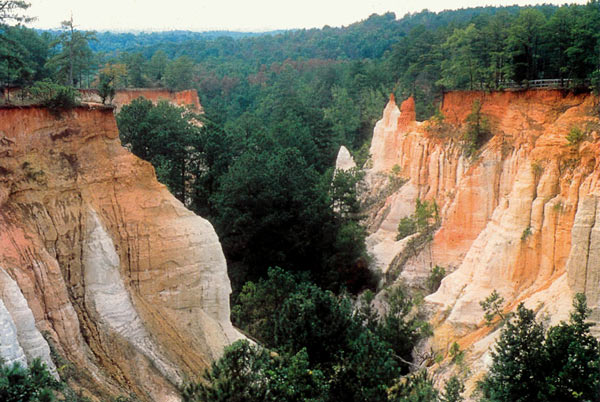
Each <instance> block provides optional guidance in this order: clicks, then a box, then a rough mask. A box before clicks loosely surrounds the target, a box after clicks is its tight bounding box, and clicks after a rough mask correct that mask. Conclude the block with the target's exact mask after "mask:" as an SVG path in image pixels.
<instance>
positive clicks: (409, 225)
mask: <svg viewBox="0 0 600 402" xmlns="http://www.w3.org/2000/svg"><path fill="white" fill-rule="evenodd" d="M438 223H439V211H438V206H437V204H436V202H435V200H433V201H421V200H420V199H419V198H417V201H416V203H415V213H414V214H412V215H411V216H408V217H404V218H402V219H401V220H400V223H399V224H398V234H397V235H396V240H402V239H404V238H405V237H407V236H410V235H412V234H414V233H417V232H419V233H421V234H428V233H429V232H430V231H431V229H433V228H434V227H435V226H436V225H437V224H438Z"/></svg>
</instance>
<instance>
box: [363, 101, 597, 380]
mask: <svg viewBox="0 0 600 402" xmlns="http://www.w3.org/2000/svg"><path fill="white" fill-rule="evenodd" d="M476 100H477V101H479V102H480V103H481V115H482V116H483V117H485V118H486V119H487V121H488V122H489V127H490V131H491V133H490V135H489V136H488V138H486V142H485V144H484V145H483V146H482V147H481V148H480V149H479V150H478V151H477V152H476V153H475V154H474V155H473V156H471V157H467V156H466V154H465V152H464V147H463V144H464V142H463V140H462V138H463V133H464V132H465V130H466V119H467V116H468V115H469V114H470V113H471V111H472V105H473V103H474V102H475V101H476ZM597 102H598V100H597V98H596V97H595V96H593V95H591V94H573V93H568V92H563V91H559V90H532V91H516V92H508V91H507V92H492V93H484V92H451V93H447V94H445V96H444V100H443V103H442V107H441V112H442V114H443V116H444V119H443V120H441V119H439V118H438V119H437V120H435V119H434V120H431V121H428V122H416V121H415V117H414V116H415V115H414V102H413V101H412V99H409V100H408V101H405V102H404V103H403V104H402V106H401V107H400V108H398V107H397V105H396V103H395V101H394V99H391V100H390V102H389V103H388V105H387V106H386V108H385V110H384V114H383V118H382V120H380V121H379V122H378V123H377V125H376V127H375V130H374V135H373V140H372V145H371V161H370V162H369V163H370V165H369V166H370V167H369V169H368V170H367V182H368V184H369V193H368V195H367V197H371V198H377V195H378V194H383V195H384V197H383V198H382V199H381V200H379V202H376V203H374V206H373V207H371V210H370V211H369V212H370V218H369V220H368V223H369V225H370V232H371V235H370V237H369V238H368V246H369V250H370V251H371V253H372V254H373V256H374V267H375V269H377V270H380V271H382V272H383V273H385V274H386V275H385V278H386V280H387V282H388V285H389V284H390V283H391V282H394V281H396V280H402V281H404V282H408V283H409V284H412V285H416V286H422V285H423V283H424V281H425V279H426V278H427V276H428V275H429V273H430V271H431V269H432V267H433V266H435V265H440V266H442V267H445V269H446V271H447V272H451V273H450V274H449V275H448V276H447V277H446V278H445V279H444V280H443V281H442V284H441V287H440V288H439V290H438V291H437V292H435V293H434V294H432V295H429V296H428V297H427V298H426V301H427V302H428V306H429V308H431V310H432V317H433V318H432V323H433V324H434V328H435V331H434V333H435V334H434V337H433V339H432V341H431V342H430V344H429V345H428V347H429V346H431V347H433V349H434V350H435V351H436V352H438V353H440V354H441V355H442V356H448V349H449V347H450V345H451V344H452V343H453V342H455V341H456V342H458V344H459V345H460V347H461V349H462V350H466V351H467V357H468V358H467V360H468V362H469V365H470V366H471V368H472V369H474V370H473V372H475V373H481V372H483V370H484V368H485V365H486V364H487V363H489V346H490V345H491V344H492V343H493V341H494V339H495V337H496V336H497V335H498V331H493V332H491V330H490V329H489V328H487V327H486V326H485V325H484V321H483V311H482V308H481V306H480V304H479V302H480V301H481V300H483V299H484V298H485V297H487V296H488V295H489V294H490V293H491V292H492V290H494V289H496V290H497V291H498V292H499V293H500V294H501V295H502V296H503V297H504V298H505V299H506V310H507V311H508V310H511V309H513V308H514V307H516V305H517V304H518V303H519V302H521V301H523V302H525V305H526V306H527V307H529V308H533V309H535V310H536V311H537V312H538V316H539V317H546V318H547V319H548V320H549V322H550V323H556V322H558V321H559V320H561V319H567V318H568V312H569V310H570V309H571V302H572V297H573V295H574V294H575V293H576V292H585V293H586V295H587V297H588V302H589V305H590V307H592V308H593V310H594V317H595V319H596V320H600V300H599V288H600V208H598V200H599V195H600V185H599V178H600V169H599V166H598V162H599V161H600V147H599V143H598V138H599V135H598V133H599V132H600V122H599V120H598V106H597ZM577 129H578V130H580V131H581V132H582V134H583V135H584V138H583V140H582V141H580V142H578V143H576V144H570V143H569V141H568V140H567V135H568V134H569V132H571V130H577ZM394 176H399V178H400V179H401V181H400V185H399V186H397V187H398V188H392V189H391V191H390V185H391V182H393V181H394V180H393V179H394V178H395V177H394ZM396 179H397V180H396V182H398V178H396ZM417 198H420V199H424V200H435V201H436V203H437V205H438V206H439V209H440V217H441V222H440V227H439V229H438V230H437V231H436V232H435V234H434V236H433V239H432V241H430V242H428V243H427V244H426V245H425V246H424V247H421V248H419V249H418V250H415V249H409V248H410V243H411V242H410V239H411V238H410V237H408V238H405V239H403V240H399V241H397V240H396V233H397V227H398V223H399V221H400V219H401V218H402V217H405V216H408V215H410V214H411V213H413V212H414V208H415V201H416V199H417ZM436 367H438V366H436ZM442 368H443V364H442V365H441V366H439V367H438V369H440V370H442ZM470 385H471V387H472V385H473V381H471V383H470Z"/></svg>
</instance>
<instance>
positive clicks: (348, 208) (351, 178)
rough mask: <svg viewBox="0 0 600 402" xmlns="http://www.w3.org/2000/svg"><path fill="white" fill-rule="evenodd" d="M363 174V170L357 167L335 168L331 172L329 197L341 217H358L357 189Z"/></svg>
mask: <svg viewBox="0 0 600 402" xmlns="http://www.w3.org/2000/svg"><path fill="white" fill-rule="evenodd" d="M364 176H365V173H364V171H362V170H360V169H358V168H352V169H348V170H336V171H335V172H334V173H333V179H332V181H331V190H330V192H329V197H330V199H331V203H332V205H333V208H334V209H335V210H336V211H337V213H338V214H340V216H341V217H342V218H357V217H358V214H359V212H360V202H359V201H358V196H357V190H358V186H359V183H360V182H361V181H362V179H363V178H364Z"/></svg>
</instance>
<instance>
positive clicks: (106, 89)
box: [98, 73, 116, 104]
mask: <svg viewBox="0 0 600 402" xmlns="http://www.w3.org/2000/svg"><path fill="white" fill-rule="evenodd" d="M115 93H116V90H115V85H114V79H113V77H111V76H110V75H108V74H106V73H100V74H99V75H98V95H100V98H101V99H102V104H104V103H105V102H106V100H108V103H111V102H112V99H113V98H114V97H115Z"/></svg>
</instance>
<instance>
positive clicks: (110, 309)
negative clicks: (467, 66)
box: [0, 93, 242, 401]
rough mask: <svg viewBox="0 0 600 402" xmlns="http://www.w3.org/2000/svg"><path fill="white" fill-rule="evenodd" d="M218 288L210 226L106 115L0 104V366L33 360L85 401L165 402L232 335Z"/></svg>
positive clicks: (223, 290) (221, 276)
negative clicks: (130, 399)
mask: <svg viewBox="0 0 600 402" xmlns="http://www.w3.org/2000/svg"><path fill="white" fill-rule="evenodd" d="M136 94H137V93H136ZM184 98H185V96H184ZM188 100H189V99H187V98H186V99H184V100H183V101H186V102H187V101H188ZM196 100H197V95H196ZM191 101H192V103H193V102H194V100H193V99H191ZM198 105H199V103H198ZM230 292H231V287H230V283H229V279H228V276H227V269H226V262H225V257H224V255H223V251H222V249H221V245H220V243H219V239H218V238H217V235H216V233H215V231H214V229H213V227H212V225H211V224H210V223H209V222H208V221H206V220H205V219H203V218H201V217H198V216H196V215H195V214H193V213H192V212H190V211H188V210H187V209H186V208H185V207H184V206H183V204H182V203H181V202H179V201H178V200H177V199H176V198H174V197H173V196H172V195H171V194H170V193H169V191H168V189H167V188H166V187H165V186H164V185H162V184H160V183H159V182H158V181H157V180H156V176H155V172H154V168H153V167H152V166H151V165H150V164H149V163H148V162H145V161H142V160H140V159H139V158H137V157H135V156H134V155H132V154H131V153H130V152H129V151H128V150H127V149H125V148H124V147H123V146H122V145H121V143H120V140H119V135H118V130H117V126H116V121H115V118H114V114H113V108H112V107H105V106H101V105H93V104H88V105H83V106H79V107H76V108H73V109H70V110H66V111H63V112H62V113H61V114H60V115H56V114H52V113H50V112H49V111H48V110H47V109H44V108H40V107H37V106H24V107H10V106H9V107H3V108H0V326H1V328H2V330H1V331H0V337H1V338H2V339H0V357H2V358H3V359H4V360H5V361H6V362H7V363H11V362H14V361H19V362H21V363H23V364H27V363H28V362H30V361H31V360H32V359H34V358H40V359H41V360H42V361H43V362H45V363H46V364H47V365H48V367H49V369H50V371H51V372H52V373H53V374H54V375H55V376H57V377H58V376H60V378H61V379H62V380H64V381H66V382H67V383H68V384H70V386H71V387H72V388H73V389H74V390H75V391H76V392H79V393H81V394H82V395H84V396H87V397H89V398H92V399H93V400H109V399H110V398H112V397H115V396H118V395H129V394H130V393H133V394H135V395H136V396H137V397H138V398H140V399H141V400H147V401H177V400H180V397H179V393H178V387H179V386H180V385H181V384H182V383H183V382H184V381H187V380H191V379H196V378H197V376H198V375H200V374H201V373H202V372H203V371H204V369H206V368H207V367H209V366H210V364H211V363H212V362H213V361H214V360H215V359H217V358H218V357H219V356H220V355H221V354H222V352H223V348H224V347H225V346H226V345H228V344H230V343H232V342H233V341H235V340H237V339H240V338H242V336H241V335H240V334H239V333H238V332H237V330H236V329H235V328H234V327H233V326H232V324H231V322H230V318H229V313H230V311H229V294H230Z"/></svg>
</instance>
